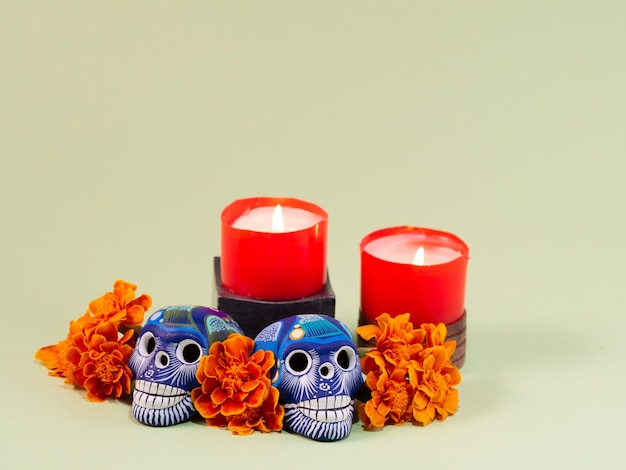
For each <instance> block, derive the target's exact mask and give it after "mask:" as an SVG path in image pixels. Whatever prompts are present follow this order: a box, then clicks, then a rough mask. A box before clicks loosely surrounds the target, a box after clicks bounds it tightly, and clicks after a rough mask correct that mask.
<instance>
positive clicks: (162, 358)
mask: <svg viewBox="0 0 626 470" xmlns="http://www.w3.org/2000/svg"><path fill="white" fill-rule="evenodd" d="M155 363H156V366H157V367H158V368H159V369H163V368H164V367H167V366H168V364H169V363H170V357H169V356H168V355H167V353H166V352H164V351H161V352H159V353H158V354H157V355H156V358H155Z"/></svg>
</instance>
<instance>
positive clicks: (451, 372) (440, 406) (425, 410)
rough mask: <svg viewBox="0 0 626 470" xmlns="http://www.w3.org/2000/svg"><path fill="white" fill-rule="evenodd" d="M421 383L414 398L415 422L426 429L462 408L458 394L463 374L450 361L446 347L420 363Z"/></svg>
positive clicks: (437, 347)
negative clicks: (428, 425) (459, 407)
mask: <svg viewBox="0 0 626 470" xmlns="http://www.w3.org/2000/svg"><path fill="white" fill-rule="evenodd" d="M420 369H421V370H420V372H421V373H420V374H419V375H420V380H419V383H418V385H417V391H416V393H415V396H414V397H413V402H412V411H413V422H414V423H415V424H420V425H422V426H426V425H427V424H430V423H431V422H432V421H433V420H434V419H438V420H439V421H443V420H445V419H446V418H447V417H448V416H450V415H453V414H454V413H455V412H456V410H457V408H458V404H459V393H458V390H457V389H455V388H453V387H454V386H455V385H458V384H459V383H460V382H461V374H460V372H459V370H458V368H457V367H455V366H454V365H453V364H452V363H451V362H450V360H449V358H448V357H447V351H446V349H445V348H444V347H443V346H435V347H433V348H432V353H431V354H429V355H427V356H426V357H425V358H424V360H423V361H422V362H421V367H420Z"/></svg>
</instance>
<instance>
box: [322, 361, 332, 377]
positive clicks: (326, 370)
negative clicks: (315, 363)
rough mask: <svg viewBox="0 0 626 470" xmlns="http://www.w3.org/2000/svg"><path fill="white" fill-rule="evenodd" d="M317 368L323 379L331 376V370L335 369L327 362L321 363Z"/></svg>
mask: <svg viewBox="0 0 626 470" xmlns="http://www.w3.org/2000/svg"><path fill="white" fill-rule="evenodd" d="M319 370H320V375H321V376H322V377H323V378H325V379H328V378H330V377H332V376H333V372H334V371H335V369H334V368H333V366H332V364H330V363H328V362H325V363H324V364H322V365H321V366H320V369H319Z"/></svg>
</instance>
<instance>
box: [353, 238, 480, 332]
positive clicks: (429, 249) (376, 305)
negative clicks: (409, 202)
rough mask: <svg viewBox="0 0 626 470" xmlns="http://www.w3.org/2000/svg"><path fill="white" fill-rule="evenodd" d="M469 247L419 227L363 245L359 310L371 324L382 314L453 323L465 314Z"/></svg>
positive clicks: (415, 319)
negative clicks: (405, 314)
mask: <svg viewBox="0 0 626 470" xmlns="http://www.w3.org/2000/svg"><path fill="white" fill-rule="evenodd" d="M468 255H469V249H468V247H467V245H466V244H465V243H464V242H463V241H462V240H461V239H460V238H458V237H457V236H456V235H453V234H451V233H447V232H442V231H438V230H431V229H427V228H417V227H408V226H404V227H391V228H386V229H382V230H378V231H376V232H373V233H370V234H369V235H367V236H366V237H365V238H363V240H362V241H361V312H362V314H363V316H364V317H365V318H366V319H367V320H368V321H369V322H371V323H374V322H375V319H376V317H377V316H378V315H380V314H381V313H385V312H386V313H389V314H390V315H391V316H396V315H400V314H402V313H407V312H408V313H410V314H411V321H412V323H413V324H414V325H416V326H418V325H420V324H422V323H439V322H443V323H446V324H451V323H454V322H455V321H457V320H459V319H460V318H461V317H462V316H463V312H464V310H465V276H466V272H467V260H468V259H469V256H468Z"/></svg>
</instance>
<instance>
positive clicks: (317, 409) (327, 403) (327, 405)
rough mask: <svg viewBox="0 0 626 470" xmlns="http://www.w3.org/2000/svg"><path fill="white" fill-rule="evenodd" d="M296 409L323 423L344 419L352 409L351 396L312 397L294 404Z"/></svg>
mask: <svg viewBox="0 0 626 470" xmlns="http://www.w3.org/2000/svg"><path fill="white" fill-rule="evenodd" d="M296 407H297V408H298V410H299V411H300V412H301V413H302V414H303V415H305V416H307V417H308V418H311V419H314V420H316V421H320V422H323V423H336V422H339V421H345V420H346V419H348V417H349V416H350V413H351V411H352V398H350V397H349V396H348V395H337V396H331V397H322V398H314V399H313V400H304V401H301V402H300V403H297V404H296Z"/></svg>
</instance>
